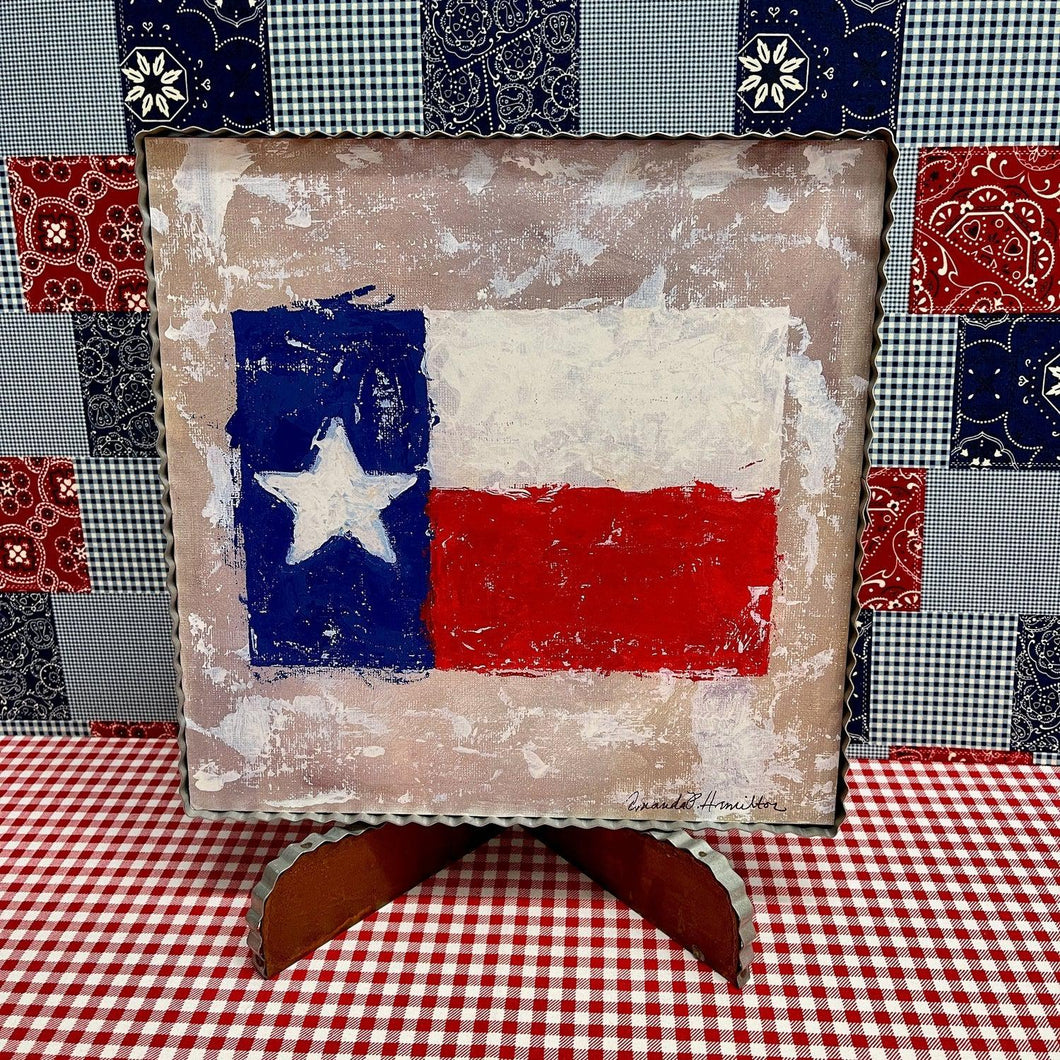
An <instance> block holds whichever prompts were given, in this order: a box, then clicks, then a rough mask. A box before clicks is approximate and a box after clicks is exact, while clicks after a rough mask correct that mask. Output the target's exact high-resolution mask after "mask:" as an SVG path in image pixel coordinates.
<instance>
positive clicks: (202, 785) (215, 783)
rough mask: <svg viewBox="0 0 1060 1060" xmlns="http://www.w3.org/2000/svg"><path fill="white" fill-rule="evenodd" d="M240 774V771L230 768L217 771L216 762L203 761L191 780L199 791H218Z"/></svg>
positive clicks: (237, 778)
mask: <svg viewBox="0 0 1060 1060" xmlns="http://www.w3.org/2000/svg"><path fill="white" fill-rule="evenodd" d="M240 776H241V774H240V773H236V772H234V771H232V770H229V771H228V772H225V773H219V772H218V771H217V763H216V762H204V763H203V764H202V766H201V768H199V769H197V770H196V771H195V773H194V774H193V776H192V780H193V781H194V782H195V787H197V788H198V789H199V791H220V790H221V789H222V788H223V787H224V786H225V785H226V784H231V783H232V781H233V780H239V778H240Z"/></svg>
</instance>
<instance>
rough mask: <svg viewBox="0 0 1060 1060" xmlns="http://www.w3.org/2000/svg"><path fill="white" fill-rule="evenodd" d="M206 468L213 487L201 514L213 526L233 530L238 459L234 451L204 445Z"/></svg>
mask: <svg viewBox="0 0 1060 1060" xmlns="http://www.w3.org/2000/svg"><path fill="white" fill-rule="evenodd" d="M206 470H207V471H208V472H209V473H210V481H211V482H212V483H213V488H212V489H211V490H210V496H209V497H208V498H207V500H206V504H205V506H204V507H203V509H202V514H203V515H204V516H205V517H206V518H207V519H209V520H210V522H211V523H212V524H213V525H214V526H219V527H222V528H223V529H224V530H225V531H227V532H228V533H234V532H235V504H236V493H237V482H238V479H239V461H238V460H237V459H236V456H235V453H233V452H231V451H230V450H226V449H222V448H220V446H216V445H208V446H207V447H206Z"/></svg>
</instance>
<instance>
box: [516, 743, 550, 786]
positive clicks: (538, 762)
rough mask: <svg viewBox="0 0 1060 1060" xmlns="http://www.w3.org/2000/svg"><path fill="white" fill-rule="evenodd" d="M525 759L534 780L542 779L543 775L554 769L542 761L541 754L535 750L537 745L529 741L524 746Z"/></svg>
mask: <svg viewBox="0 0 1060 1060" xmlns="http://www.w3.org/2000/svg"><path fill="white" fill-rule="evenodd" d="M522 752H523V760H524V761H525V762H526V768H527V770H528V771H529V773H530V776H532V777H533V778H534V780H540V779H541V778H542V777H543V776H545V775H546V774H548V773H550V772H551V771H552V767H551V766H550V765H549V764H548V763H547V762H544V761H542V759H541V756H540V755H539V754H538V753H537V751H536V750H535V745H534V744H531V743H528V744H526V745H525V746H524V747H523V748H522Z"/></svg>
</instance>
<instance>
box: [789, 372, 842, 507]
mask: <svg viewBox="0 0 1060 1060" xmlns="http://www.w3.org/2000/svg"><path fill="white" fill-rule="evenodd" d="M788 393H789V394H790V395H791V397H792V398H793V399H794V400H795V402H796V403H797V405H798V411H797V412H796V414H795V433H796V437H797V438H798V445H797V449H796V453H795V456H796V459H797V460H798V461H799V464H800V465H801V467H802V469H803V475H802V488H803V489H804V490H806V492H807V493H809V494H819V493H823V492H824V490H825V487H826V486H827V484H828V478H829V475H830V474H831V472H832V471H833V470H834V469H835V467H836V464H837V462H838V460H839V448H840V446H841V444H842V441H843V433H844V431H845V428H846V424H847V420H846V416H845V415H844V414H843V410H842V409H841V408H840V407H839V403H838V402H837V401H836V399H835V398H834V397H833V396H832V394H831V392H830V391H829V389H828V381H827V380H826V379H825V377H824V372H823V371H822V369H821V362H820V361H815V360H813V359H812V358H810V357H807V356H806V354H805V353H802V352H799V353H796V354H793V355H792V356H791V357H789V358H788ZM809 522H810V520H809V519H807V524H809Z"/></svg>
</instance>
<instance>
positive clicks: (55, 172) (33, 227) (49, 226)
mask: <svg viewBox="0 0 1060 1060" xmlns="http://www.w3.org/2000/svg"><path fill="white" fill-rule="evenodd" d="M133 163H134V159H133V158H131V157H129V156H126V155H114V156H84V157H69V158H66V157H49V158H9V159H8V160H7V169H8V175H9V180H10V184H11V203H12V208H13V211H14V219H15V230H16V236H17V240H18V259H19V266H20V268H21V271H22V289H23V291H24V293H25V297H26V308H27V309H29V311H30V312H33V313H63V312H85V311H91V310H109V311H111V312H146V311H147V308H148V306H147V276H146V273H145V272H144V243H143V238H142V237H143V224H142V220H141V217H140V207H139V201H138V200H139V191H138V188H137V182H136V173H135V170H134V166H133Z"/></svg>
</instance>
